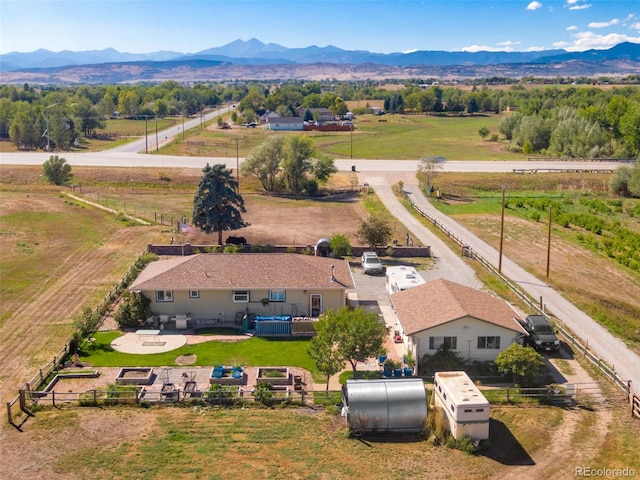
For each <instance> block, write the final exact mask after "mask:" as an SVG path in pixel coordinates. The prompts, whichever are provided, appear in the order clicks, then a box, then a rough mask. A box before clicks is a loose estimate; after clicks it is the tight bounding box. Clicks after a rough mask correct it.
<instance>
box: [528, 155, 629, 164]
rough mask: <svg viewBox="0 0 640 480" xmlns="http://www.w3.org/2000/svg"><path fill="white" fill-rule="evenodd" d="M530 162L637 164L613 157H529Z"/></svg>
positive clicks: (626, 159) (627, 159)
mask: <svg viewBox="0 0 640 480" xmlns="http://www.w3.org/2000/svg"><path fill="white" fill-rule="evenodd" d="M527 161H529V162H616V163H635V161H636V159H635V158H613V157H597V158H580V157H535V156H534V157H527Z"/></svg>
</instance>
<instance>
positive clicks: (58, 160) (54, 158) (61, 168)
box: [42, 155, 73, 185]
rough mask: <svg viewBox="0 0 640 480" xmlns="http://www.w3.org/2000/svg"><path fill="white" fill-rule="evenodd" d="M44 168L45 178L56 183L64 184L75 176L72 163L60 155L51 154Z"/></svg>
mask: <svg viewBox="0 0 640 480" xmlns="http://www.w3.org/2000/svg"><path fill="white" fill-rule="evenodd" d="M42 169H43V172H44V176H45V178H46V179H47V180H48V181H49V182H51V183H53V184H54V185H64V184H66V183H68V182H69V181H70V180H71V179H72V178H73V174H72V173H71V165H69V164H68V163H67V161H66V160H65V159H64V158H62V157H58V155H51V156H50V157H49V160H47V161H46V162H44V164H43V165H42Z"/></svg>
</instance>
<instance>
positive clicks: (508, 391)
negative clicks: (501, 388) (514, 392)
mask: <svg viewBox="0 0 640 480" xmlns="http://www.w3.org/2000/svg"><path fill="white" fill-rule="evenodd" d="M507 403H509V386H507Z"/></svg>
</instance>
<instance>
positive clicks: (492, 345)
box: [478, 337, 500, 350]
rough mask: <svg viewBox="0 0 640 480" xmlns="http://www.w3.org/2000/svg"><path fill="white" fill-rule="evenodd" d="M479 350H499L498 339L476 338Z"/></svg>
mask: <svg viewBox="0 0 640 480" xmlns="http://www.w3.org/2000/svg"><path fill="white" fill-rule="evenodd" d="M478 348H479V349H484V348H487V349H494V350H495V349H498V348H500V337H478Z"/></svg>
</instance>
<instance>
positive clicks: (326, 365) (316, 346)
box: [307, 317, 345, 396]
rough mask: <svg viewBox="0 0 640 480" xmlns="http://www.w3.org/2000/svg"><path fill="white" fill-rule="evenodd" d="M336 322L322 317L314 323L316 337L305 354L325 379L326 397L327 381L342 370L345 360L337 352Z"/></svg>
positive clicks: (327, 393)
mask: <svg viewBox="0 0 640 480" xmlns="http://www.w3.org/2000/svg"><path fill="white" fill-rule="evenodd" d="M338 327H339V325H338V322H336V321H332V320H330V319H327V318H324V317H322V318H321V319H320V320H319V321H318V322H316V323H315V329H316V333H317V335H316V336H315V337H313V338H312V339H311V342H310V344H309V348H308V350H307V352H308V353H309V356H310V357H311V359H312V360H313V361H314V363H315V364H316V368H317V369H318V370H319V371H320V372H322V373H324V374H325V375H326V377H327V389H326V392H325V393H326V395H327V396H328V395H329V379H330V378H331V376H333V375H335V374H336V373H338V372H340V370H342V367H343V366H344V363H345V359H344V357H343V356H342V353H341V352H340V351H339V350H338V345H339V340H340V338H339V335H338V334H339V332H338V330H337V329H338Z"/></svg>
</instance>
